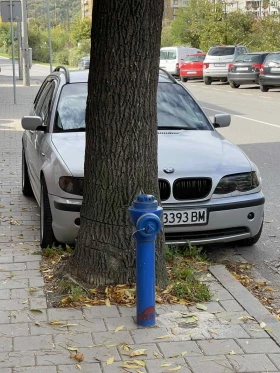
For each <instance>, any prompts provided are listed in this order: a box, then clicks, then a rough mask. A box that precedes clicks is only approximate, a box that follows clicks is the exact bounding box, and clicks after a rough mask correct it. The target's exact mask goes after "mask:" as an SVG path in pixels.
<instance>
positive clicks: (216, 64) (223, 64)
mask: <svg viewBox="0 0 280 373" xmlns="http://www.w3.org/2000/svg"><path fill="white" fill-rule="evenodd" d="M214 66H216V67H225V66H226V64H225V63H214Z"/></svg>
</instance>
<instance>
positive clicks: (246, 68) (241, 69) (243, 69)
mask: <svg viewBox="0 0 280 373" xmlns="http://www.w3.org/2000/svg"><path fill="white" fill-rule="evenodd" d="M236 70H238V71H248V67H237V68H236Z"/></svg>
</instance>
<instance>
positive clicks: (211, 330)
mask: <svg viewBox="0 0 280 373" xmlns="http://www.w3.org/2000/svg"><path fill="white" fill-rule="evenodd" d="M208 332H210V333H213V334H217V335H218V333H217V332H216V331H215V330H213V329H208Z"/></svg>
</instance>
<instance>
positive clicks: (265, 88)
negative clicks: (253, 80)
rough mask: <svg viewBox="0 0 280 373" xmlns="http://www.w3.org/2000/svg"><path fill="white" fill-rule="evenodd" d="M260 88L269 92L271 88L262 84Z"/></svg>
mask: <svg viewBox="0 0 280 373" xmlns="http://www.w3.org/2000/svg"><path fill="white" fill-rule="evenodd" d="M260 90H261V91H262V92H268V90H269V88H268V86H267V85H260Z"/></svg>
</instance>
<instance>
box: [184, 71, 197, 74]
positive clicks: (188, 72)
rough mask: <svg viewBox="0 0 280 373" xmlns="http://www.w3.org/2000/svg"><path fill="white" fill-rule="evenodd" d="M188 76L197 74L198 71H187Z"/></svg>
mask: <svg viewBox="0 0 280 373" xmlns="http://www.w3.org/2000/svg"><path fill="white" fill-rule="evenodd" d="M186 73H187V74H196V71H186Z"/></svg>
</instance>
